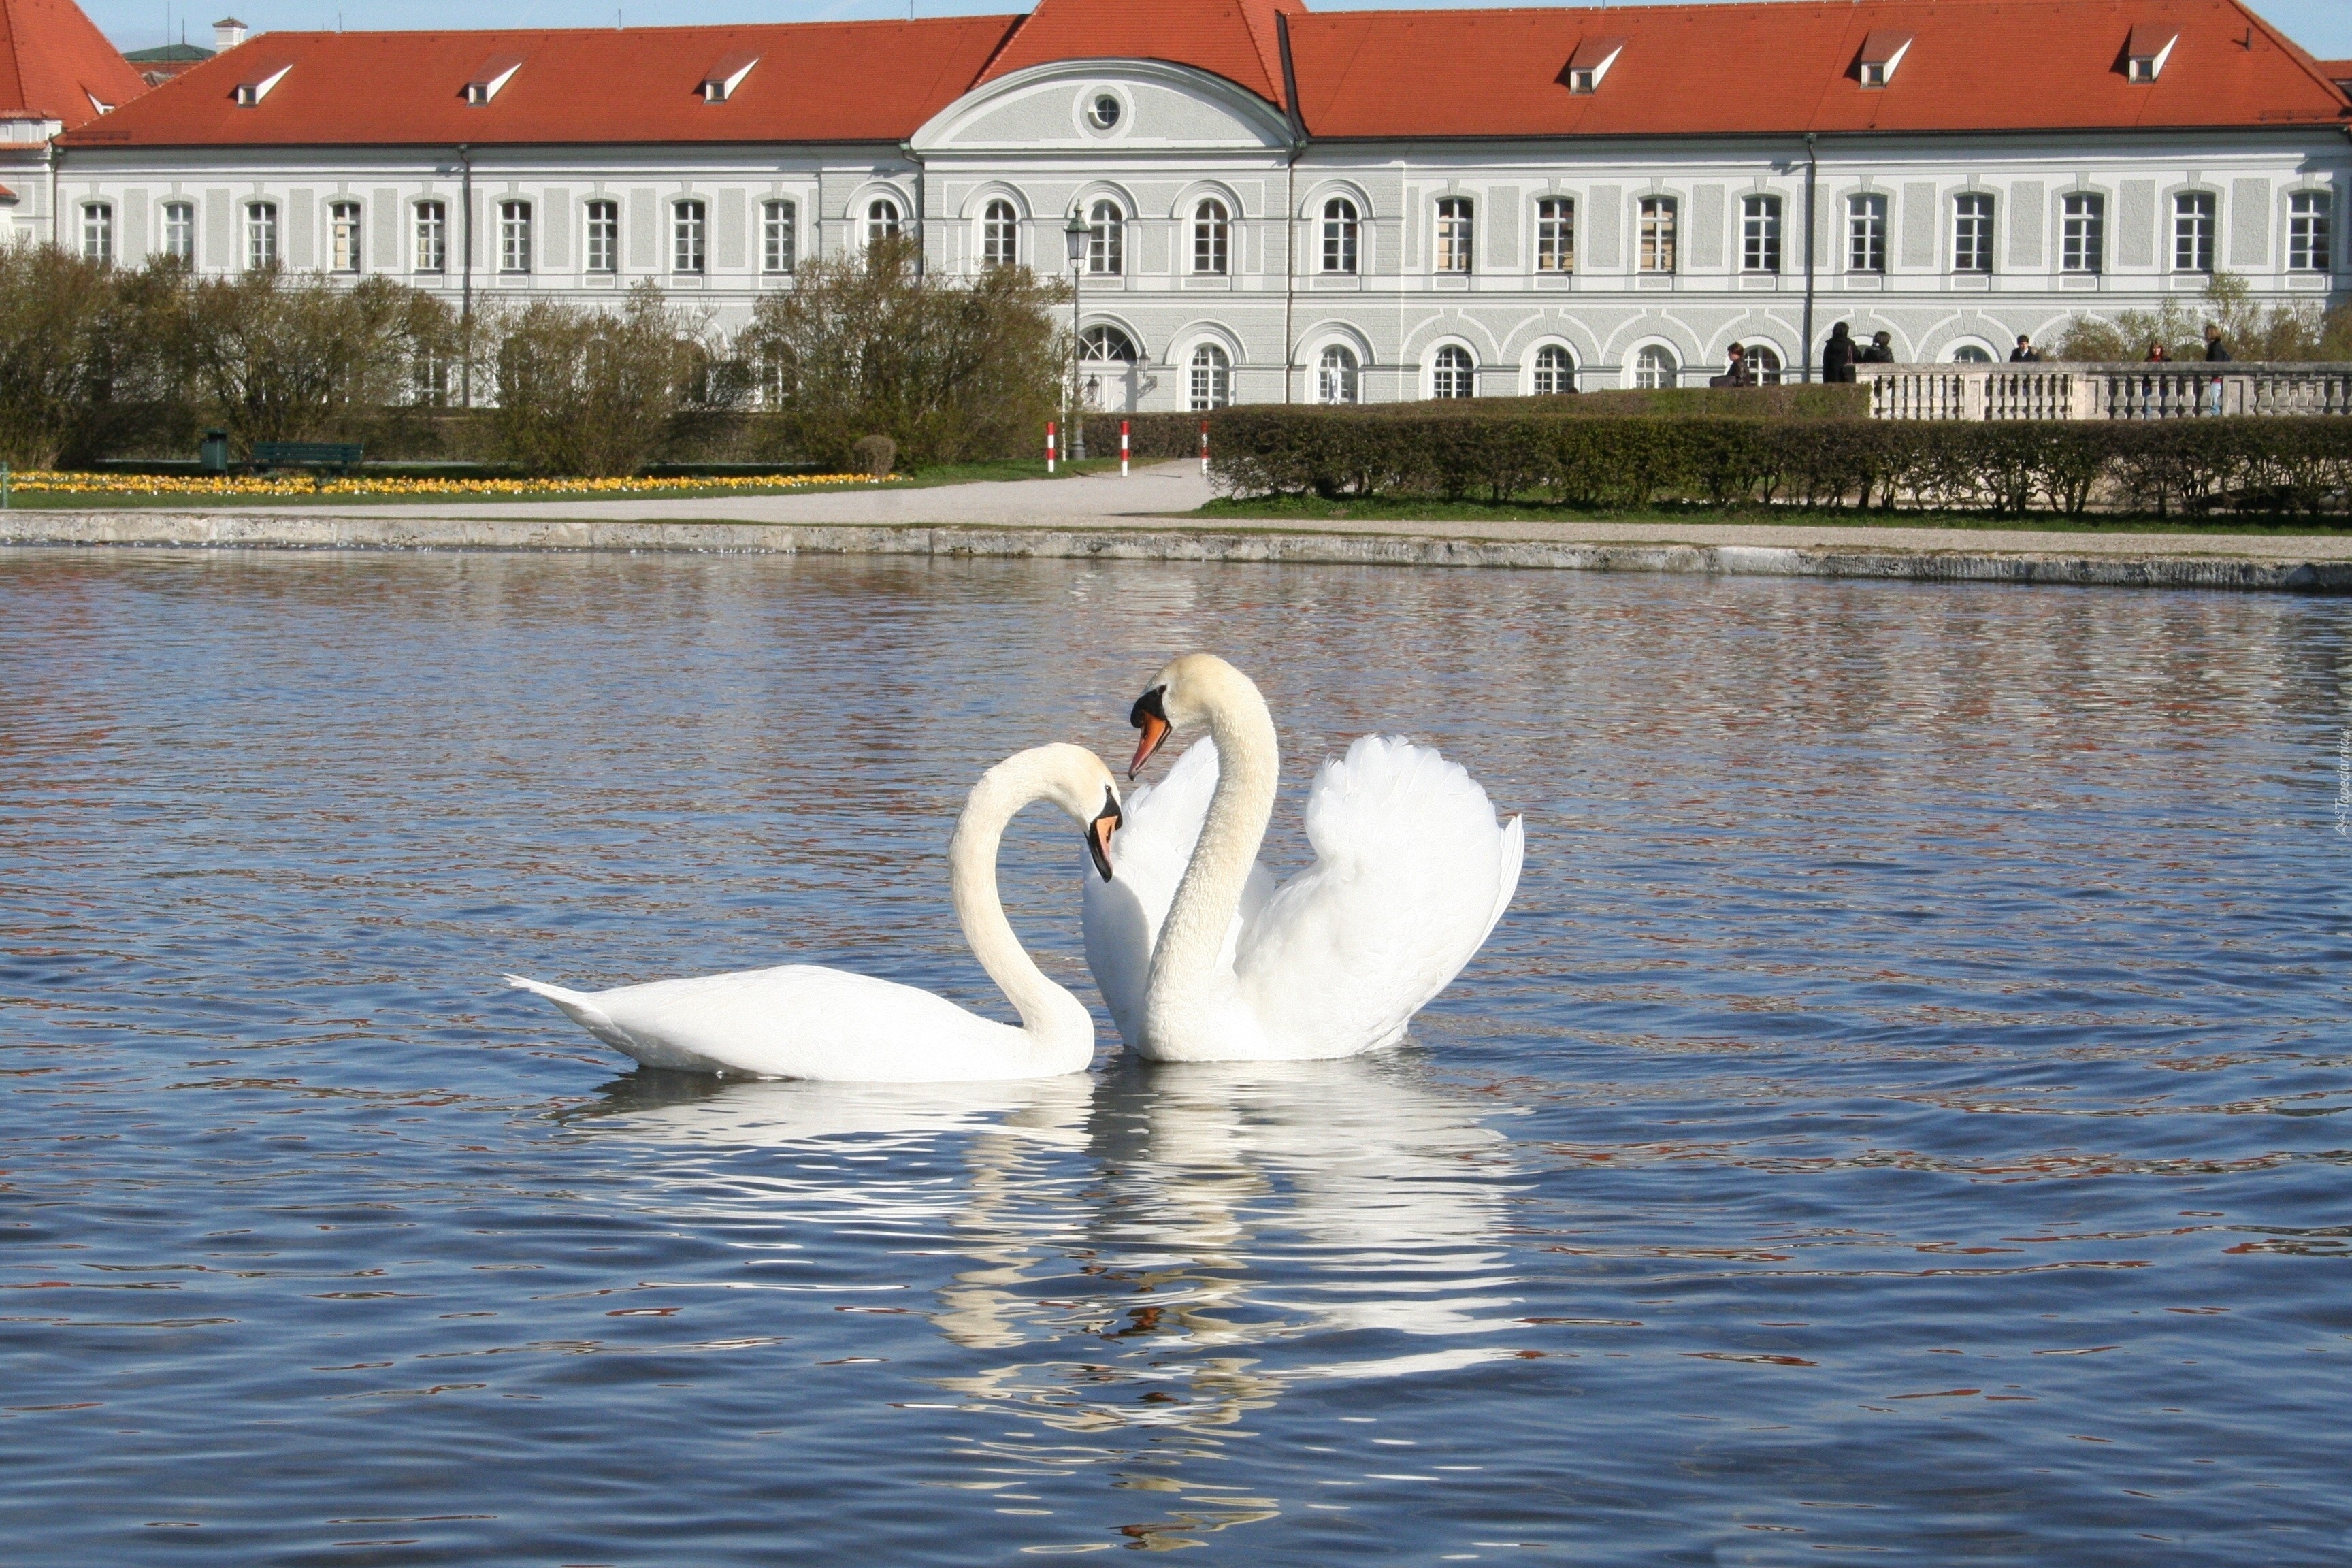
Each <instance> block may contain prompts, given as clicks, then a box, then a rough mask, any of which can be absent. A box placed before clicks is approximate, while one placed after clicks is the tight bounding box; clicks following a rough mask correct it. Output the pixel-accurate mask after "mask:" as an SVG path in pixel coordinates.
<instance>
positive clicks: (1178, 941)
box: [1143, 670, 1282, 1039]
mask: <svg viewBox="0 0 2352 1568" xmlns="http://www.w3.org/2000/svg"><path fill="white" fill-rule="evenodd" d="M1191 700H1192V703H1193V704H1194V705H1195V706H1196V707H1199V708H1201V709H1202V710H1204V711H1205V712H1206V713H1207V714H1208V717H1209V733H1210V735H1211V736H1213V738H1214V739H1215V741H1216V742H1217V790H1216V793H1215V794H1214V795H1211V796H1210V797H1209V815H1208V816H1207V818H1206V820H1204V821H1203V822H1202V824H1201V837H1200V840H1199V842H1198V843H1196V844H1195V845H1194V846H1193V847H1192V861H1191V863H1190V864H1188V865H1187V866H1186V867H1185V868H1184V879H1183V880H1182V881H1181V882H1179V883H1178V884H1177V886H1176V897H1175V900H1173V901H1172V902H1171V904H1170V905H1169V907H1168V918H1167V920H1166V921H1165V922H1164V923H1163V924H1162V925H1161V927H1160V945H1159V946H1158V947H1156V948H1155V949H1153V950H1152V954H1151V978H1150V983H1149V984H1148V985H1147V986H1146V988H1145V991H1144V1004H1143V1011H1144V1035H1145V1037H1146V1038H1147V1039H1153V1038H1158V1039H1165V1038H1168V1037H1170V1035H1171V1032H1172V1031H1177V1030H1181V1028H1182V1027H1183V1024H1184V1015H1185V1011H1186V1009H1187V1008H1188V1007H1190V1006H1192V1005H1193V1004H1195V1003H1196V1002H1197V1001H1198V1000H1199V999H1200V997H1201V994H1202V989H1203V987H1205V986H1206V984H1208V982H1209V979H1210V976H1211V975H1212V974H1213V973H1214V971H1215V969H1216V965H1217V960H1218V958H1219V956H1220V955H1221V954H1222V953H1223V951H1224V945H1225V932H1226V931H1228V930H1229V929H1230V928H1231V927H1232V925H1233V921H1234V913H1235V911H1236V910H1239V909H1240V908H1241V902H1242V891H1243V889H1244V888H1245V887H1247V886H1248V883H1249V874H1250V868H1251V867H1252V866H1254V865H1255V864H1256V863H1257V851H1258V846H1259V845H1260V844H1261V843H1262V842H1264V841H1265V825H1266V822H1267V819H1268V818H1270V817H1272V816H1273V815H1274V795H1275V789H1276V785H1277V784H1279V783H1280V781H1281V775H1282V752H1281V747H1280V743H1279V742H1278V741H1277V740H1276V735H1275V730H1274V715H1273V714H1272V713H1270V712H1268V711H1267V710H1266V706H1265V698H1264V697H1262V696H1260V695H1259V694H1258V689H1257V688H1256V687H1255V685H1253V684H1252V683H1251V682H1250V680H1249V679H1248V678H1247V677H1245V676H1244V675H1242V674H1241V673H1240V672H1239V671H1237V670H1236V671H1232V672H1230V673H1228V674H1226V675H1224V676H1223V677H1222V678H1220V679H1218V680H1217V682H1216V684H1215V685H1213V687H1211V688H1210V689H1209V690H1207V691H1205V692H1198V693H1195V694H1194V695H1193V696H1192V699H1191Z"/></svg>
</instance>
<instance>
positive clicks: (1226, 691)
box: [1122, 654, 1525, 1061]
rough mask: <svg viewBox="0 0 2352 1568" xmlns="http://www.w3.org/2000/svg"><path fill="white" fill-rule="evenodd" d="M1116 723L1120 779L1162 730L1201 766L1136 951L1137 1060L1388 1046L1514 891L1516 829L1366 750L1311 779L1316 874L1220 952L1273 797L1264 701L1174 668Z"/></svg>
mask: <svg viewBox="0 0 2352 1568" xmlns="http://www.w3.org/2000/svg"><path fill="white" fill-rule="evenodd" d="M1129 720H1130V721H1131V722H1132V723H1133V724H1134V725H1135V726H1136V728H1138V729H1139V730H1141V731H1143V734H1142V737H1141V739H1140V740H1139V742H1138V744H1137V746H1136V749H1135V761H1134V763H1132V764H1131V765H1130V766H1129V769H1128V773H1129V777H1132V776H1133V775H1134V774H1135V773H1137V772H1138V771H1139V770H1140V769H1141V768H1142V766H1143V764H1144V763H1146V762H1148V761H1150V757H1151V754H1152V753H1153V752H1156V751H1158V750H1159V749H1160V743H1161V742H1164V741H1165V740H1166V739H1167V738H1168V735H1169V733H1170V731H1171V729H1174V728H1191V727H1192V726H1193V725H1196V724H1206V725H1207V726H1208V729H1209V733H1210V734H1211V736H1212V737H1213V738H1214V739H1215V741H1216V742H1217V758H1218V772H1217V785H1216V792H1215V794H1214V795H1213V796H1212V797H1211V799H1210V802H1209V810H1208V816H1207V820H1206V821H1205V822H1204V823H1203V824H1202V827H1201V830H1200V837H1199V840H1198V842H1197V843H1196V844H1195V846H1194V847H1193V850H1192V861H1191V863H1190V864H1189V865H1187V866H1186V867H1185V868H1184V876H1183V880H1182V881H1181V883H1180V884H1179V885H1178V887H1177V889H1176V894H1175V899H1174V901H1173V902H1172V903H1171V905H1170V907H1169V910H1168V913H1167V918H1166V920H1165V921H1164V922H1163V923H1162V924H1161V926H1160V936H1159V941H1158V942H1157V944H1156V945H1155V946H1154V947H1153V949H1152V953H1151V963H1150V979H1149V982H1148V984H1147V985H1146V988H1145V994H1144V1004H1143V1018H1142V1025H1141V1029H1140V1035H1141V1038H1140V1040H1139V1042H1138V1049H1139V1050H1140V1051H1141V1052H1142V1054H1143V1055H1145V1056H1147V1057H1150V1058H1154V1059H1157V1060H1161V1061H1237V1060H1276V1059H1287V1060H1298V1059H1306V1058H1323V1057H1347V1056H1354V1055H1356V1054H1357V1053H1358V1052H1360V1051H1368V1050H1376V1049H1379V1048H1380V1047H1383V1046H1389V1045H1393V1044H1395V1043H1396V1042H1397V1041H1398V1040H1401V1039H1402V1038H1403V1037H1404V1032H1405V1026H1406V1025H1408V1024H1409V1023H1411V1022H1412V1016H1413V1015H1414V1014H1415V1013H1418V1012H1419V1011H1421V1009H1422V1008H1423V1006H1424V1005H1427V1004H1428V1002H1429V1001H1430V999H1431V998H1433V997H1434V996H1435V995H1436V994H1438V993H1439V992H1440V991H1443V990H1444V989H1445V987H1446V986H1447V985H1449V984H1452V983H1453V980H1454V976H1455V975H1456V974H1458V973H1461V972H1462V966H1463V965H1464V964H1465V963H1469V962H1470V958H1471V955H1472V954H1473V953H1475V952H1477V951H1478V949H1479V947H1480V946H1481V945H1482V944H1483V943H1484V942H1486V934H1487V933H1488V932H1489V931H1493V930H1494V929H1495V922H1496V921H1498V920H1500V919H1501V918H1502V914H1503V910H1504V909H1505V908H1506V907H1507V905H1508V904H1509V903H1510V901H1511V894H1512V892H1513V891H1514V890H1515V889H1517V887H1518V881H1519V861H1520V857H1521V854H1522V850H1523V847H1524V844H1525V838H1524V836H1523V834H1522V832H1521V828H1520V825H1519V819H1518V818H1517V817H1513V818H1512V819H1511V820H1510V822H1509V823H1508V824H1507V825H1506V826H1496V821H1495V808H1494V806H1493V805H1492V804H1491V803H1489V802H1488V800H1487V799H1486V791H1485V790H1483V789H1481V788H1479V787H1478V784H1477V783H1476V782H1475V780H1473V779H1472V778H1471V777H1470V775H1469V774H1468V773H1465V772H1464V771H1463V770H1462V769H1461V768H1460V767H1459V766H1457V765H1455V764H1454V763H1448V762H1447V761H1446V760H1445V759H1444V757H1442V756H1440V755H1438V754H1437V752H1433V751H1432V750H1430V749H1428V748H1427V747H1424V746H1416V745H1413V744H1412V743H1410V742H1405V741H1401V740H1391V739H1383V738H1381V737H1379V736H1371V735H1368V736H1365V737H1364V738H1362V739H1361V740H1359V741H1358V742H1356V743H1355V744H1354V745H1352V746H1350V747H1349V748H1348V754H1347V755H1346V756H1345V757H1342V758H1338V759H1335V760H1330V761H1327V762H1325V763H1324V764H1323V766H1322V769H1321V771H1320V772H1319V773H1317V775H1316V778H1315V788H1314V792H1313V793H1312V794H1311V795H1309V796H1308V797H1307V840H1308V842H1309V843H1311V844H1312V845H1313V846H1314V847H1315V851H1316V857H1317V858H1316V862H1315V864H1314V865H1313V866H1312V867H1310V868H1307V870H1306V871H1305V872H1303V873H1301V874H1300V875H1299V876H1297V877H1295V878H1293V879H1291V880H1290V881H1288V882H1286V883H1285V884H1284V885H1283V886H1282V887H1281V888H1280V889H1277V890H1276V892H1275V894H1274V896H1273V898H1272V899H1271V900H1267V901H1266V902H1265V905H1264V907H1263V908H1261V909H1259V910H1256V911H1255V912H1254V913H1249V914H1247V915H1246V916H1245V918H1244V921H1243V925H1242V930H1241V931H1240V934H1239V939H1238V941H1237V942H1236V941H1234V939H1233V937H1232V936H1231V934H1230V928H1231V926H1232V924H1233V921H1234V916H1235V915H1236V914H1237V913H1241V912H1243V902H1244V895H1245V892H1246V889H1247V888H1248V884H1249V880H1250V875H1251V869H1252V867H1253V864H1254V862H1255V858H1256V856H1257V850H1258V845H1259V844H1260V843H1261V842H1262V841H1263V840H1264V838H1265V825H1266V820H1267V818H1268V817H1270V816H1272V815H1273V811H1274V796H1275V788H1276V784H1277V783H1278V782H1279V773H1280V766H1281V758H1280V753H1279V751H1278V749H1277V745H1276V737H1275V729H1274V718H1273V715H1271V714H1270V713H1268V712H1267V711H1266V707H1265V698H1264V697H1262V696H1260V695H1259V694H1258V689H1257V688H1256V687H1255V685H1253V684H1252V683H1251V681H1250V679H1249V678H1248V677H1247V676H1245V675H1244V674H1243V673H1242V672H1241V671H1240V670H1238V669H1235V668H1234V667H1233V666H1232V665H1230V664H1227V663H1226V662H1225V661H1224V660H1223V659H1221V658H1213V657H1211V656H1209V655H1207V654H1188V655H1186V656H1185V657H1184V658H1180V659H1178V660H1176V661H1175V662H1174V663H1173V664H1171V665H1170V666H1169V667H1168V668H1165V669H1163V670H1161V671H1160V675H1159V676H1158V678H1157V679H1154V680H1153V681H1152V683H1151V685H1150V689H1147V690H1146V691H1145V692H1144V694H1143V696H1142V697H1141V698H1140V699H1139V700H1137V702H1136V704H1135V709H1134V711H1133V712H1132V713H1131V714H1130V715H1129ZM1186 760H1187V761H1189V760H1190V759H1189V758H1187V759H1186ZM1122 844H1123V841H1122Z"/></svg>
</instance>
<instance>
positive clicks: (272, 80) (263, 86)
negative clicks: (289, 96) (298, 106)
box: [236, 66, 293, 109]
mask: <svg viewBox="0 0 2352 1568" xmlns="http://www.w3.org/2000/svg"><path fill="white" fill-rule="evenodd" d="M292 69H293V67H292V66H279V67H278V68H277V69H276V70H274V71H271V72H270V73H269V74H268V76H265V77H260V78H257V79H254V80H252V81H241V82H239V83H237V84H236V106H237V107H238V108H239V109H251V108H253V107H255V106H256V105H257V104H258V103H260V101H261V100H263V99H265V98H268V96H269V89H271V88H274V87H276V86H277V85H278V83H279V82H281V81H284V80H285V79H286V73H287V72H288V71H290V70H292Z"/></svg>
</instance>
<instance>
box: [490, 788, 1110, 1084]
mask: <svg viewBox="0 0 2352 1568" xmlns="http://www.w3.org/2000/svg"><path fill="white" fill-rule="evenodd" d="M1040 800H1048V801H1051V802H1053V803H1054V804H1055V805H1058V806H1060V807H1061V808H1062V809H1063V810H1065V811H1066V812H1068V813H1069V814H1070V815H1071V816H1073V817H1075V818H1076V819H1077V820H1078V821H1079V822H1081V823H1084V824H1086V826H1087V849H1088V850H1089V851H1090V852H1091V854H1092V855H1093V857H1094V862H1095V867H1096V868H1097V870H1098V871H1100V872H1101V873H1102V875H1103V876H1104V877H1105V878H1108V877H1109V876H1110V874H1111V864H1110V837H1111V834H1112V832H1113V831H1114V830H1116V829H1117V827H1118V824H1119V802H1118V785H1117V784H1116V783H1115V782H1114V781H1113V780H1112V778H1111V773H1110V770H1109V769H1108V767H1106V766H1104V765H1103V761H1102V759H1101V758H1099V757H1097V756H1096V755H1095V754H1094V753H1093V752H1089V751H1087V749H1086V748H1084V747H1083V746H1067V745H1053V746H1039V747H1036V748H1035V749H1034V750H1031V751H1026V752H1020V753H1018V754H1017V755H1014V756H1011V757H1007V758H1006V759H1005V760H1004V761H1003V762H1001V763H997V764H996V765H995V766H994V767H992V768H991V769H989V770H988V772H986V773H982V775H981V777H980V782H979V783H978V784H974V785H972V788H971V796H970V797H969V798H968V799H967V800H966V801H965V802H964V808H963V816H961V818H960V819H959V820H958V821H957V823H956V831H955V839H954V841H953V842H952V843H951V844H950V846H949V847H948V886H949V888H950V891H951V892H952V894H953V896H954V899H955V908H956V919H957V920H958V921H959V922H961V925H962V926H963V934H964V937H965V939H966V940H967V941H969V942H971V951H972V955H973V956H974V957H976V958H978V959H979V960H980V963H981V967H982V968H983V969H985V970H987V971H988V977H989V978H990V979H991V980H993V981H995V982H996V984H997V986H998V988H999V989H1001V990H1002V991H1003V993H1004V997H1005V1000H1006V1001H1008V1002H1010V1003H1012V1004H1013V1009H1014V1010H1015V1011H1016V1012H1018V1013H1019V1014H1020V1015H1021V1026H1020V1027H1018V1028H1015V1027H1013V1026H1012V1025H1010V1024H1000V1023H997V1022H995V1021H994V1020H992V1019H989V1018H983V1017H981V1016H978V1015H977V1014H974V1013H971V1012H967V1011H966V1010H965V1009H963V1008H961V1007H959V1006H957V1005H955V1004H954V1003H952V1002H950V1001H948V1000H947V999H946V998H945V997H941V996H935V995H933V994H931V993H929V992H928V991H920V990H918V989H916V988H915V987H914V986H911V985H901V984H897V983H896V982H894V981H888V980H877V979H875V978H873V977H872V976H870V975H865V974H853V973H849V972H848V971H846V970H840V969H825V968H821V967H819V966H817V965H815V964H809V963H790V964H785V965H783V966H782V967H781V968H776V969H753V970H744V971H740V972H739V973H732V974H706V975H700V976H698V977H696V978H693V979H688V980H658V981H655V982H653V983H651V984H645V985H624V986H622V987H620V988H619V989H617V990H613V991H599V992H595V993H593V994H588V993H583V992H579V991H567V990H565V989H564V988H563V987H562V986H560V985H547V984H541V982H539V981H536V980H525V979H524V978H522V977H521V976H520V975H517V974H509V975H508V976H507V981H508V983H509V984H512V985H517V986H520V987H521V988H522V989H523V990H526V991H535V992H537V993H538V994H540V995H541V996H544V997H546V998H547V999H548V1000H549V1001H551V1002H552V1003H554V1004H555V1005H557V1006H559V1007H561V1008H562V1009H563V1010H564V1012H566V1013H568V1014H570V1015H571V1016H572V1018H573V1019H574V1020H575V1021H576V1022H578V1023H579V1024H580V1025H581V1026H582V1027H583V1028H585V1029H586V1030H587V1031H588V1032H589V1033H590V1034H592V1035H593V1036H595V1037H597V1038H598V1039H600V1040H602V1041H604V1043H605V1044H606V1045H608V1046H611V1047H613V1048H614V1049H615V1050H617V1051H621V1052H624V1053H625V1054H626V1055H628V1056H631V1057H634V1058H636V1059H637V1060H638V1061H640V1062H642V1063H644V1064H645V1065H646V1066H647V1067H655V1068H687V1069H688V1070H691V1071H698V1072H725V1073H741V1074H744V1075H746V1076H749V1077H753V1078H792V1079H829V1080H832V1081H835V1082H845V1083H960V1082H970V1081H975V1080H979V1079H1024V1078H1050V1077H1053V1076H1054V1075H1055V1074H1058V1073H1072V1072H1083V1071H1085V1070H1086V1068H1087V1063H1089V1062H1090V1061H1092V1060H1093V1059H1094V1052H1095V1025H1094V1017H1093V1015H1091V1014H1090V1013H1088V1012H1087V1005H1086V1004H1085V1003H1083V1002H1081V1001H1079V1000H1078V999H1077V998H1076V996H1073V995H1072V994H1070V993H1069V992H1068V991H1066V990H1065V989H1064V988H1063V987H1061V986H1059V985H1056V984H1054V982H1052V981H1051V980H1048V979H1047V978H1046V977H1045V973H1044V972H1042V971H1041V970H1039V969H1038V967H1037V965H1036V963H1034V961H1033V960H1032V959H1031V958H1030V956H1029V955H1028V953H1027V952H1024V951H1023V950H1022V946H1021V940H1020V938H1018V937H1016V936H1015V935H1013V927H1012V924H1011V922H1009V921H1006V920H1005V918H1004V906H1003V902H1002V901H1001V900H999V899H998V897H997V891H996V850H997V845H998V842H999V841H1000V840H1001V839H1002V838H1003V834H1004V826H1005V824H1007V823H1009V822H1011V821H1012V820H1013V816H1014V814H1015V813H1017V812H1019V811H1020V810H1021V808H1022V807H1023V806H1025V805H1029V804H1031V803H1032V802H1034V801H1040Z"/></svg>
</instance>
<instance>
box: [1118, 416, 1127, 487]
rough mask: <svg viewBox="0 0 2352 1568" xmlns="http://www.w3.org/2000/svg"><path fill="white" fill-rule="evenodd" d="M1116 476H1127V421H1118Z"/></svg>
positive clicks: (1123, 477)
mask: <svg viewBox="0 0 2352 1568" xmlns="http://www.w3.org/2000/svg"><path fill="white" fill-rule="evenodd" d="M1118 477H1119V478H1120V479H1125V478H1127V421H1126V420H1124V419H1122V420H1120V421H1119V422H1118Z"/></svg>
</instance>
